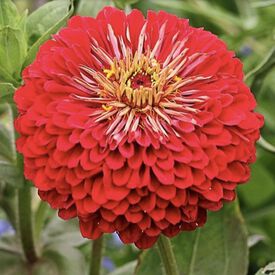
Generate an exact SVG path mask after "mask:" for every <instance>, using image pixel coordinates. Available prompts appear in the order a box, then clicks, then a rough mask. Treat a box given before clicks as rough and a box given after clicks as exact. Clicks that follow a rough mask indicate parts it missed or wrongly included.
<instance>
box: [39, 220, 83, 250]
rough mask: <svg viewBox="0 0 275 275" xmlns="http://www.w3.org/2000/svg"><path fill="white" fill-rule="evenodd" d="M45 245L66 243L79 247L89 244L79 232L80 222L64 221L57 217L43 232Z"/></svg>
mask: <svg viewBox="0 0 275 275" xmlns="http://www.w3.org/2000/svg"><path fill="white" fill-rule="evenodd" d="M43 239H44V244H45V245H52V244H57V243H60V244H62V243H66V244H67V245H70V246H72V247H77V246H80V245H83V244H85V243H87V242H88V240H87V239H85V238H83V237H82V236H81V234H80V232H79V225H78V222H77V221H76V220H75V219H74V220H70V221H64V220H62V219H60V218H59V217H58V216H57V215H55V216H54V217H53V218H52V219H51V221H50V223H49V224H47V226H46V228H45V229H44V231H43Z"/></svg>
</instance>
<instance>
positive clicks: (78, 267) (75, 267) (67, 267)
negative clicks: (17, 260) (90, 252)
mask: <svg viewBox="0 0 275 275" xmlns="http://www.w3.org/2000/svg"><path fill="white" fill-rule="evenodd" d="M85 268H86V266H85V260H84V256H83V255H82V253H81V252H80V251H79V250H78V249H76V248H73V247H70V246H68V245H66V244H60V243H59V244H57V245H52V246H50V247H47V248H46V249H45V250H44V252H43V254H42V259H41V260H40V262H38V263H37V264H35V265H34V266H33V269H32V275H76V274H85Z"/></svg>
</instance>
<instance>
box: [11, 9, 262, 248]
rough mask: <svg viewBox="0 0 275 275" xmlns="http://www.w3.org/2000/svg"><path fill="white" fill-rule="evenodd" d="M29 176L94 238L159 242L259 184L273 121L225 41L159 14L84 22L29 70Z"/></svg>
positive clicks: (22, 125) (20, 102)
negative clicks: (260, 110)
mask: <svg viewBox="0 0 275 275" xmlns="http://www.w3.org/2000/svg"><path fill="white" fill-rule="evenodd" d="M23 78H24V83H25V84H24V86H22V87H21V88H20V89H18V90H17V92H16V95H15V101H16V103H17V106H18V109H19V112H20V116H19V117H18V119H17V120H16V128H17V130H18V132H19V133H20V134H21V137H20V138H19V139H18V141H17V147H18V150H19V151H20V152H21V153H22V154H23V155H24V160H25V176H26V178H28V179H30V180H32V181H33V182H34V184H35V186H36V187H37V188H38V189H39V195H40V197H41V198H42V199H43V200H45V201H47V202H49V204H50V205H51V206H52V207H53V208H56V209H59V215H60V217H61V218H63V219H70V218H73V217H76V216H77V217H78V218H79V222H80V229H81V232H82V234H83V236H84V237H87V238H91V239H96V238H98V237H100V236H101V235H102V234H103V233H111V232H117V233H118V234H119V236H120V238H121V240H122V241H123V242H124V243H132V242H133V243H135V244H136V245H137V246H138V247H139V248H147V247H150V246H152V245H153V243H154V242H155V241H156V240H157V238H158V236H159V235H160V234H165V235H166V236H174V235H176V234H177V233H179V232H180V231H184V230H193V229H195V228H196V227H198V226H202V225H203V224H204V223H205V221H206V211H207V210H213V211H214V210H218V209H220V208H221V207H222V204H223V202H225V201H232V200H233V199H234V197H235V191H234V190H235V188H236V185H237V184H239V183H242V182H245V181H247V180H248V178H249V163H251V162H253V161H254V160H255V141H256V140H257V139H258V137H259V128H260V127H261V126H262V124H263V119H262V116H261V115H259V114H257V113H254V112H253V110H254V108H255V106H256V102H255V100H254V97H253V95H252V94H251V92H250V90H249V88H248V87H247V86H246V85H245V84H244V82H243V72H242V65H241V63H240V61H239V60H238V59H237V58H235V57H234V53H232V52H230V51H228V50H227V49H226V46H225V44H224V43H223V42H222V41H221V40H219V39H218V38H217V37H216V36H215V35H213V34H211V33H209V32H207V31H204V30H203V29H197V28H192V27H190V26H189V24H188V21H187V20H185V19H179V18H177V17H176V16H173V15H170V14H167V13H165V12H162V11H161V12H158V13H156V12H152V11H149V12H148V15H147V18H146V19H145V18H144V17H143V15H142V14H141V12H139V11H137V10H134V11H132V12H131V13H130V14H129V15H126V14H125V13H124V12H123V11H120V10H118V9H115V8H105V9H103V10H102V11H101V12H100V13H99V15H98V16H97V18H95V19H94V18H89V17H80V16H75V17H73V18H72V19H71V20H70V21H69V24H68V27H67V28H64V29H62V30H61V31H60V32H59V33H58V34H57V35H55V36H54V37H53V39H52V40H50V41H48V42H46V43H45V44H44V45H43V46H42V47H41V48H40V50H39V53H38V55H37V58H36V60H35V61H34V63H33V64H32V65H30V66H29V67H28V68H26V69H25V70H24V74H23Z"/></svg>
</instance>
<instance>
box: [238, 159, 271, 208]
mask: <svg viewBox="0 0 275 275" xmlns="http://www.w3.org/2000/svg"><path fill="white" fill-rule="evenodd" d="M239 192H240V196H241V198H242V201H243V202H244V203H245V204H246V205H247V206H248V207H250V208H257V207H260V206H261V205H264V204H265V203H266V202H268V201H269V200H272V198H274V196H275V184H274V177H273V176H272V175H271V174H270V173H269V171H268V170H267V169H266V168H265V167H264V166H263V165H262V164H261V163H260V162H259V161H258V162H257V163H256V164H254V165H253V166H252V170H251V178H250V181H249V183H248V184H245V185H243V186H240V187H239Z"/></svg>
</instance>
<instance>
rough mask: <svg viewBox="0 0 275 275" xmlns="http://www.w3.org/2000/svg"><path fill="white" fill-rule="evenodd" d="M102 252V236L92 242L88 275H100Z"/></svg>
mask: <svg viewBox="0 0 275 275" xmlns="http://www.w3.org/2000/svg"><path fill="white" fill-rule="evenodd" d="M102 252H103V236H102V237H101V238H99V239H97V240H94V241H93V242H92V253H91V265H90V273H89V275H100V267H101V258H102Z"/></svg>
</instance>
